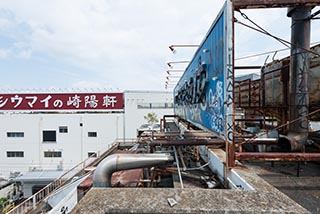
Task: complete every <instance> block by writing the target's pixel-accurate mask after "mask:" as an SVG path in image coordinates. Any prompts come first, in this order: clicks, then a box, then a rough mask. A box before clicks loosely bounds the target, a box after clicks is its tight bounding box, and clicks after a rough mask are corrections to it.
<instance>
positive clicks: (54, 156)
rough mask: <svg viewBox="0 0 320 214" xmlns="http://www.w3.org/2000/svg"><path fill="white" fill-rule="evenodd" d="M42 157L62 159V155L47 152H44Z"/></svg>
mask: <svg viewBox="0 0 320 214" xmlns="http://www.w3.org/2000/svg"><path fill="white" fill-rule="evenodd" d="M44 157H45V158H61V157H62V153H61V152H51V151H47V152H44Z"/></svg>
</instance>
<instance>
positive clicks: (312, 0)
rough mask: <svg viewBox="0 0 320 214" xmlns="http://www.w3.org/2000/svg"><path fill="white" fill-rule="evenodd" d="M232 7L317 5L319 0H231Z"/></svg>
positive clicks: (319, 2)
mask: <svg viewBox="0 0 320 214" xmlns="http://www.w3.org/2000/svg"><path fill="white" fill-rule="evenodd" d="M232 3H233V6H234V9H251V8H273V7H296V6H318V5H320V1H319V0H232Z"/></svg>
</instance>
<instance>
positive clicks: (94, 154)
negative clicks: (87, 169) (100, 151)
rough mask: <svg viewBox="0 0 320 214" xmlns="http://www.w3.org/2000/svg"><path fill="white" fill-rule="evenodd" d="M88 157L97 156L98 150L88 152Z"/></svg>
mask: <svg viewBox="0 0 320 214" xmlns="http://www.w3.org/2000/svg"><path fill="white" fill-rule="evenodd" d="M88 157H89V158H90V157H91V158H95V157H97V153H96V152H88Z"/></svg>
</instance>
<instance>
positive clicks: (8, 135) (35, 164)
mask: <svg viewBox="0 0 320 214" xmlns="http://www.w3.org/2000/svg"><path fill="white" fill-rule="evenodd" d="M48 94H49V93H38V94H32V93H21V92H20V93H18V94H15V93H12V92H10V93H2V94H0V124H1V125H0V145H1V146H0V151H1V155H0V177H4V178H7V177H9V175H10V173H14V172H20V173H25V172H27V171H32V170H67V169H69V168H71V167H73V166H74V165H76V164H77V163H79V162H81V161H82V160H84V159H86V158H87V157H88V156H90V155H92V154H94V153H96V152H98V151H101V150H103V149H105V148H107V147H108V145H110V144H112V143H113V142H114V141H115V140H116V139H121V138H126V139H128V138H135V137H136V134H137V129H138V128H139V127H140V126H141V125H142V124H145V123H146V120H145V119H144V116H145V115H146V114H148V113H152V112H154V113H155V114H156V115H157V118H158V119H160V118H162V116H163V115H168V114H169V115H171V114H173V95H172V93H169V92H157V91H125V92H124V93H119V94H120V95H121V96H120V98H118V99H122V101H123V103H121V102H122V101H119V100H118V104H119V103H121V105H120V107H118V108H115V109H112V105H113V104H114V103H115V102H117V101H115V100H113V101H114V103H112V102H109V101H110V99H109V100H108V102H104V106H105V107H106V109H102V108H103V107H101V108H100V109H94V108H95V107H96V106H97V103H98V101H99V99H98V97H99V96H100V95H95V94H96V93H92V94H90V93H88V92H86V95H87V96H86V98H88V99H86V100H85V99H82V100H81V101H79V102H82V103H81V104H83V105H86V109H81V108H79V109H76V108H73V109H70V108H71V107H74V106H75V103H71V102H70V96H71V95H72V96H73V98H74V97H81V93H72V94H70V93H69V94H68V95H69V100H64V99H62V98H61V97H63V96H65V94H63V93H60V94H55V93H51V94H49V95H48ZM99 94H112V93H102V92H99ZM78 95H79V96H78ZM37 96H38V97H37ZM108 96H109V97H108V98H110V97H111V96H110V95H108ZM41 97H45V98H41ZM105 97H106V96H104V98H105ZM60 98H61V99H60ZM83 98H85V97H83ZM89 98H90V100H89ZM80 99H81V98H80ZM101 99H102V98H101ZM93 100H94V101H95V102H96V103H94V102H89V101H93ZM104 101H106V100H105V99H104ZM24 102H25V103H24ZM65 103H68V107H67V108H68V109H66V108H65V109H64V106H63V105H64V104H65ZM78 104H79V103H78ZM89 104H90V105H89ZM94 104H96V105H94ZM111 104H112V105H111ZM19 105H21V107H20V106H19ZM40 105H42V107H41V106H40ZM107 107H108V109H107ZM89 108H91V109H89Z"/></svg>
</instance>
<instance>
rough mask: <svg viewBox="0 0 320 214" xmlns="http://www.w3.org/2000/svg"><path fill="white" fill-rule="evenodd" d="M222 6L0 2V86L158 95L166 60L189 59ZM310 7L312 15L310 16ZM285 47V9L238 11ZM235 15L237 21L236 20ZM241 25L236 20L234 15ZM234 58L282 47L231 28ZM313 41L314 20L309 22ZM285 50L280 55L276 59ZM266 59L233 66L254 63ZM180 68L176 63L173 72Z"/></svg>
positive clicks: (316, 34) (184, 1)
mask: <svg viewBox="0 0 320 214" xmlns="http://www.w3.org/2000/svg"><path fill="white" fill-rule="evenodd" d="M223 3H224V1H223V0H202V1H192V0H175V1H172V0H152V1H150V0H113V1H112V0H90V1H87V0H68V1H64V0H55V1H44V0H28V1H19V0H2V1H1V2H0V70H1V74H2V76H1V78H0V88H12V89H38V88H43V89H47V88H62V89H64V88H68V89H70V88H107V89H110V88H112V89H113V90H129V89H130V90H142V89H146V90H164V82H165V77H166V72H165V71H166V70H167V69H168V67H167V65H166V62H168V61H180V60H190V58H191V57H192V55H193V52H194V51H195V49H194V48H188V49H178V50H177V53H176V54H172V53H171V52H170V50H169V48H168V46H169V45H171V44H199V43H200V42H201V41H202V39H203V37H204V35H205V34H206V32H207V30H208V29H209V27H210V25H211V24H212V22H213V20H214V19H215V17H216V15H217V13H218V12H219V10H220V8H221V6H222V5H223ZM315 10H316V9H314V11H315ZM244 12H245V13H246V14H248V16H249V17H250V18H251V19H253V20H254V21H256V22H257V23H259V24H260V25H261V26H263V27H264V28H266V29H267V30H269V31H270V32H272V33H274V34H276V35H277V36H280V37H281V38H284V39H287V40H289V41H290V19H289V18H287V17H286V9H271V10H270V9H269V10H261V9H260V10H250V11H244ZM237 16H238V15H237ZM239 19H240V17H239ZM236 30H237V34H236V48H237V49H236V57H241V56H246V55H251V54H255V53H260V52H264V51H269V50H274V49H279V48H283V46H282V45H281V44H279V43H278V42H276V41H274V40H272V39H270V38H267V37H266V36H262V35H259V34H257V33H255V32H252V31H250V30H248V29H244V28H243V27H240V26H236ZM312 30H313V34H312V39H311V40H312V42H315V41H320V20H318V21H313V22H312ZM288 53H289V52H281V53H279V54H277V57H281V56H285V55H286V54H288ZM265 58H266V56H262V57H254V58H250V59H247V60H242V61H237V62H236V63H237V64H246V63H251V64H255V65H256V64H259V65H261V63H263V62H264V60H265ZM184 67H185V65H182V64H180V65H175V68H176V69H180V68H184Z"/></svg>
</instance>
